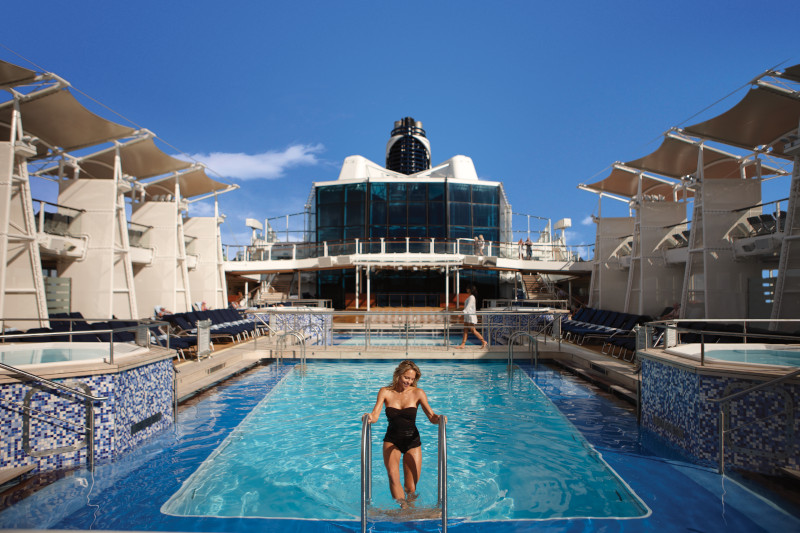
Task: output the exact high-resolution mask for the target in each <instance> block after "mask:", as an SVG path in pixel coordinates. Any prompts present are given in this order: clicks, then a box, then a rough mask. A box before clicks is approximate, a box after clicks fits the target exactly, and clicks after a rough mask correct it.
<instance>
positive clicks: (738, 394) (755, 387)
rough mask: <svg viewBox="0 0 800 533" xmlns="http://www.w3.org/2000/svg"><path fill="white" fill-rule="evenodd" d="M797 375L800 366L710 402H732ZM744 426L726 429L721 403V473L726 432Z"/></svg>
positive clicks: (722, 472)
mask: <svg viewBox="0 0 800 533" xmlns="http://www.w3.org/2000/svg"><path fill="white" fill-rule="evenodd" d="M796 376H800V368H799V369H797V370H793V371H792V372H789V373H788V374H784V375H783V376H779V377H777V378H775V379H771V380H769V381H765V382H764V383H759V384H758V385H753V386H752V387H748V388H746V389H744V390H741V391H739V392H735V393H733V394H729V395H728V396H725V397H724V398H709V399H708V401H709V403H719V404H723V403H727V402H730V401H731V400H735V399H737V398H741V397H743V396H746V395H748V394H750V393H751V392H755V391H757V390H761V389H764V388H766V387H770V386H772V385H777V384H778V383H783V382H784V381H788V380H790V379H792V378H793V377H796ZM779 414H780V413H779ZM767 418H769V417H767ZM759 420H762V419H761V418H759V419H756V420H754V421H753V422H758V421H759ZM743 427H745V425H741V426H737V427H735V428H733V429H729V430H725V411H724V410H723V409H722V405H720V409H719V458H718V466H717V471H718V472H719V473H720V474H724V473H725V434H726V433H732V432H733V431H735V430H737V429H741V428H743Z"/></svg>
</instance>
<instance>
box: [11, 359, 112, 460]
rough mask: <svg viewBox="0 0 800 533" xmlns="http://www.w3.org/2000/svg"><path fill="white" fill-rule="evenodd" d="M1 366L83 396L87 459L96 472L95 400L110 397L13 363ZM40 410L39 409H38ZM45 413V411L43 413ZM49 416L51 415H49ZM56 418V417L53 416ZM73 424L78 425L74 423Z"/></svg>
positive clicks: (51, 386) (49, 385)
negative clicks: (62, 382)
mask: <svg viewBox="0 0 800 533" xmlns="http://www.w3.org/2000/svg"><path fill="white" fill-rule="evenodd" d="M0 368H2V369H5V370H8V371H9V372H14V373H16V374H19V375H21V376H24V377H26V378H29V379H32V380H35V381H38V382H40V383H43V384H45V385H46V386H48V387H50V388H52V389H58V390H61V391H64V392H68V393H70V394H74V395H76V396H78V397H80V398H82V399H83V400H84V401H85V402H86V410H87V416H86V419H87V421H88V424H89V425H88V426H82V427H83V429H84V430H85V432H86V433H85V438H86V448H87V450H86V461H87V462H88V463H89V470H91V471H92V472H94V402H101V401H105V400H107V399H108V397H105V396H92V395H91V394H86V393H84V392H81V391H79V390H77V389H73V388H72V387H67V386H66V385H62V384H61V383H56V382H54V381H50V380H49V379H45V378H43V377H41V376H37V375H36V374H31V373H30V372H26V371H24V370H20V369H19V368H16V367H13V366H11V365H7V364H5V363H0ZM37 412H38V411H37ZM43 414H44V413H43ZM48 416H49V415H48ZM53 418H55V417H53ZM72 425H77V424H74V423H72Z"/></svg>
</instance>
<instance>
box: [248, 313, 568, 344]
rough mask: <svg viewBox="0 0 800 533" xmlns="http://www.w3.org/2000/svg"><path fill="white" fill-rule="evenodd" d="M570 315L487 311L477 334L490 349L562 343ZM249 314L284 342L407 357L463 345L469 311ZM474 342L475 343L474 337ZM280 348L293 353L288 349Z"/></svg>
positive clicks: (482, 315)
mask: <svg viewBox="0 0 800 533" xmlns="http://www.w3.org/2000/svg"><path fill="white" fill-rule="evenodd" d="M567 312H568V311H567V310H565V309H557V308H549V307H539V308H524V309H517V308H515V309H502V308H497V309H486V308H484V309H482V310H480V311H477V312H476V313H475V314H476V315H477V316H478V324H477V325H476V329H477V331H478V332H479V333H480V334H481V336H482V337H483V338H484V339H486V341H487V342H488V343H489V345H490V346H506V345H507V344H508V342H509V339H510V338H511V337H512V335H514V334H515V333H516V332H525V333H528V334H531V335H534V336H537V335H539V336H542V338H541V339H540V340H542V339H545V337H546V336H550V337H554V336H555V338H556V339H558V337H560V328H558V325H559V324H560V321H559V320H555V318H556V317H558V316H560V315H563V314H565V313H567ZM246 313H247V314H248V315H253V316H255V317H256V320H257V321H258V322H259V323H267V324H269V329H270V331H271V332H272V335H273V336H274V337H275V338H276V339H281V338H282V337H281V336H282V335H283V334H285V333H286V332H294V333H299V335H300V336H301V337H303V339H305V341H306V344H308V345H316V346H347V347H348V348H353V349H359V348H364V349H368V348H370V347H378V346H379V347H381V348H382V349H384V348H385V349H392V348H395V349H404V350H405V351H409V349H410V348H413V349H415V350H419V349H426V348H432V349H437V348H444V349H452V348H454V347H455V346H457V344H458V343H460V342H461V341H462V337H463V331H464V313H463V310H455V311H445V310H438V311H437V310H414V309H402V310H401V309H396V310H395V309H381V310H376V309H372V310H370V311H334V310H332V309H325V308H302V307H267V308H259V309H249V310H247V311H246ZM451 337H453V338H451ZM469 338H470V340H471V341H473V342H474V340H475V337H474V335H472V333H469ZM558 340H560V339H558ZM511 342H516V341H511ZM545 342H546V340H545ZM259 344H260V341H259ZM537 346H538V345H537ZM537 346H533V345H531V346H530V347H529V349H530V350H534V349H535V348H536V347H537ZM280 348H281V350H285V349H287V347H286V346H284V345H282V346H281V347H280Z"/></svg>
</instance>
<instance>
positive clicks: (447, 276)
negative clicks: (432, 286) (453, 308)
mask: <svg viewBox="0 0 800 533" xmlns="http://www.w3.org/2000/svg"><path fill="white" fill-rule="evenodd" d="M449 309H450V267H447V266H446V267H444V310H445V311H448V310H449Z"/></svg>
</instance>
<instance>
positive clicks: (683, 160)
mask: <svg viewBox="0 0 800 533" xmlns="http://www.w3.org/2000/svg"><path fill="white" fill-rule="evenodd" d="M700 150H702V151H703V177H704V178H705V179H725V178H728V179H731V178H739V177H741V172H742V170H743V171H744V175H745V177H747V178H752V177H755V176H756V175H757V174H758V167H757V166H756V164H755V161H754V160H753V159H752V158H751V159H745V158H741V157H737V156H735V155H733V154H729V153H727V152H724V151H722V150H718V149H716V148H713V147H710V146H702V145H701V144H700V143H697V142H694V141H692V140H690V139H685V138H681V137H677V136H675V135H672V134H667V136H666V138H665V139H664V142H662V143H661V146H659V147H658V149H657V150H656V151H655V152H653V153H651V154H649V155H646V156H644V157H640V158H639V159H635V160H633V161H629V162H627V163H625V165H626V166H629V167H632V168H637V169H641V170H645V171H648V172H653V173H655V174H661V175H662V176H669V177H671V178H683V177H685V176H691V175H696V174H697V173H698V171H699V169H698V168H697V164H698V161H699V155H700ZM743 165H744V169H742V168H741V167H742V166H743ZM780 172H781V171H780V170H779V169H777V168H773V167H770V166H767V165H764V164H762V165H761V174H762V175H770V174H777V173H780ZM698 177H699V176H698Z"/></svg>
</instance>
